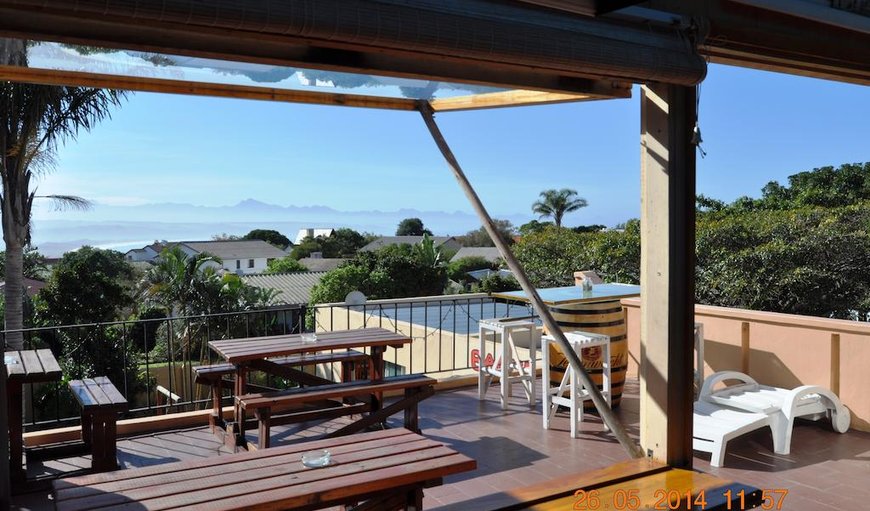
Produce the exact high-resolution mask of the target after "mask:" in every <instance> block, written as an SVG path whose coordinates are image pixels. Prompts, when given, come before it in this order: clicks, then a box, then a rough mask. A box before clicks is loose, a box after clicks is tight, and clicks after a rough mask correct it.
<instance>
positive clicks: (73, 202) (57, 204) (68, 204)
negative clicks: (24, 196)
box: [34, 195, 93, 211]
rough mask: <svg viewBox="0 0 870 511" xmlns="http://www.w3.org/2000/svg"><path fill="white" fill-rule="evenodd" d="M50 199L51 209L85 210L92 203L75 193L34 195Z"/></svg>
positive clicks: (89, 207)
mask: <svg viewBox="0 0 870 511" xmlns="http://www.w3.org/2000/svg"><path fill="white" fill-rule="evenodd" d="M34 197H36V198H40V199H48V200H50V201H51V206H52V211H87V210H89V209H91V206H93V203H92V202H91V201H89V200H88V199H85V198H84V197H79V196H77V195H34Z"/></svg>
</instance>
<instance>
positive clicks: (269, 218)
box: [33, 199, 532, 257]
mask: <svg viewBox="0 0 870 511" xmlns="http://www.w3.org/2000/svg"><path fill="white" fill-rule="evenodd" d="M496 216H497V217H498V218H505V219H507V220H510V221H511V222H513V223H514V225H520V224H523V223H525V222H528V221H529V220H531V218H532V217H531V215H517V214H514V215H496ZM409 217H417V218H420V219H422V220H423V223H424V224H425V226H426V227H427V228H429V229H431V230H432V231H433V232H434V233H435V234H437V235H460V234H465V233H466V232H468V231H470V230H472V229H477V228H478V227H480V221H479V220H478V219H477V216H475V215H474V214H471V213H466V212H461V211H454V212H446V211H419V210H416V209H400V210H398V211H338V210H336V209H333V208H330V207H326V206H278V205H275V204H267V203H264V202H260V201H257V200H254V199H247V200H243V201H241V202H239V203H238V204H236V205H234V206H196V205H193V204H178V203H161V204H144V205H137V206H114V205H106V204H96V205H94V207H93V208H91V209H90V210H88V211H83V212H79V211H66V212H60V211H46V210H41V211H36V212H34V219H33V244H34V245H35V246H37V247H39V251H40V252H41V253H43V254H45V255H47V256H49V257H57V256H60V255H61V254H63V253H64V252H67V251H69V250H74V249H76V248H79V247H81V246H83V245H92V246H98V247H102V248H113V249H116V250H121V251H127V250H129V249H130V248H135V247H141V246H143V245H145V244H148V243H151V242H152V241H154V240H170V241H172V240H176V241H177V240H208V239H211V237H212V236H214V235H216V234H220V233H228V234H245V233H247V232H248V231H250V230H251V229H257V228H261V229H275V230H278V231H280V232H282V233H284V234H285V235H287V236H288V237H289V238H291V239H292V238H294V237H295V235H296V232H297V231H298V230H299V229H302V228H307V227H350V228H351V229H355V230H357V231H360V232H372V233H376V234H393V233H395V230H396V226H397V225H398V223H399V222H400V221H401V220H402V219H404V218H409Z"/></svg>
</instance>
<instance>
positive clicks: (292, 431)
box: [13, 381, 870, 510]
mask: <svg viewBox="0 0 870 511" xmlns="http://www.w3.org/2000/svg"><path fill="white" fill-rule="evenodd" d="M625 390H626V392H625V394H624V395H623V401H622V406H621V407H620V409H619V410H618V413H617V415H618V416H619V417H620V418H621V419H622V421H623V422H624V423H625V424H627V427H628V429H629V432H630V433H631V434H632V436H635V437H636V436H637V434H638V420H639V416H638V385H637V382H636V381H629V382H627V385H626V389H625ZM497 396H498V394H497V393H496V391H495V389H493V390H491V391H490V394H488V395H487V400H486V401H485V402H483V403H481V402H479V401H478V400H477V389H476V388H463V389H459V390H453V391H445V392H438V393H437V394H436V395H435V396H433V397H432V398H429V399H428V400H426V401H424V402H423V403H422V404H421V410H420V417H421V427H422V429H423V434H424V435H426V436H428V437H430V438H433V439H436V440H440V441H443V442H444V443H445V444H447V445H449V446H451V447H452V448H454V449H456V450H458V451H461V452H463V453H465V454H467V455H469V456H471V457H472V458H474V459H476V460H477V463H478V468H477V470H476V471H474V472H469V473H465V474H459V475H457V476H452V477H448V478H447V479H446V480H445V481H444V483H445V484H444V485H443V486H439V487H435V488H431V489H428V490H426V492H425V494H426V497H425V502H424V504H425V508H426V509H433V508H436V507H437V506H438V505H440V504H447V503H453V502H459V501H464V500H467V499H470V498H474V497H480V496H483V495H486V494H489V493H495V492H499V491H503V490H509V489H511V488H515V487H519V486H525V485H530V484H535V483H539V482H543V481H546V480H548V479H549V478H552V477H555V476H561V475H565V474H570V473H577V472H582V471H586V470H590V469H594V468H599V467H604V466H607V465H609V464H611V463H613V462H617V461H622V460H625V459H627V455H626V454H625V452H624V451H623V449H622V448H621V447H620V446H619V444H618V443H617V442H616V441H615V440H614V439H613V438H612V437H611V436H610V435H609V434H608V433H607V432H606V431H604V430H603V427H602V425H601V422H600V421H599V420H598V418H597V417H595V416H592V417H590V416H588V415H587V417H588V419H587V422H586V423H585V424H584V426H583V433H582V437H581V438H580V439H575V440H572V439H571V438H569V436H568V418H567V413H564V414H560V416H559V417H557V419H556V420H555V423H554V429H551V430H550V431H544V430H543V429H542V428H541V412H540V401H539V402H538V406H537V407H536V409H535V410H533V411H532V410H530V409H529V407H528V406H527V405H525V404H524V400H523V399H522V393H521V392H519V388H518V387H517V388H515V395H514V398H513V400H512V402H511V403H510V406H509V410H508V411H505V412H502V410H501V409H500V407H499V406H498V401H497V399H498V397H497ZM338 424H339V423H338V422H337V421H334V422H332V423H328V424H326V425H320V426H317V427H314V428H311V429H308V430H305V431H304V432H300V427H299V426H298V425H297V426H289V427H276V428H274V431H273V444H274V445H281V444H283V443H287V442H293V441H298V440H300V439H301V438H304V436H308V435H317V434H321V433H323V432H324V431H326V430H328V429H331V428H333V427H336V426H337V425H338ZM397 424H398V423H397ZM772 447H773V445H772V441H771V438H770V434H769V433H765V432H764V431H757V432H755V433H753V434H750V435H745V436H743V437H741V438H739V439H737V440H734V441H732V442H730V443H729V446H728V454H727V456H726V458H725V468H720V469H716V468H712V467H710V464H709V455H706V454H703V453H696V454H698V456H696V458H695V468H696V469H698V470H701V471H705V472H710V473H713V474H716V475H719V476H720V477H723V478H726V479H733V480H737V481H739V482H741V483H744V484H749V485H752V486H756V487H759V488H766V489H787V490H788V492H789V493H788V495H787V496H786V497H785V501H784V503H785V506H784V507H783V509H789V510H804V509H806V510H824V509H862V508H864V507H865V506H866V502H867V500H868V499H870V487H868V485H867V481H870V434H868V433H861V432H850V433H847V434H845V435H839V434H836V433H834V432H832V430H831V429H830V427H829V426H828V425H826V424H815V423H801V424H796V425H795V429H794V436H793V438H792V454H791V455H788V456H780V455H776V454H774V453H773V452H772ZM226 454H229V451H228V450H227V449H225V448H224V447H223V446H222V445H221V444H220V443H218V442H217V441H216V440H215V438H214V437H213V436H212V435H211V434H210V433H209V431H208V429H207V428H196V429H188V430H183V431H173V432H164V433H154V434H149V435H140V436H137V437H130V438H125V439H122V440H120V441H119V443H118V455H119V456H118V457H119V461H120V463H121V466H122V467H123V468H132V467H140V466H147V465H153V464H160V463H169V462H173V461H179V460H185V459H193V458H199V457H207V456H220V455H226ZM89 464H90V461H89V459H88V458H86V457H76V458H67V459H63V460H57V461H47V462H44V463H42V464H33V465H32V466H30V467H29V475H30V476H31V477H35V476H45V475H49V474H53V475H60V474H62V473H64V472H69V471H71V470H76V469H78V468H81V467H86V466H88V465H89ZM13 509H22V510H23V509H34V510H42V509H53V506H52V504H51V503H50V502H49V499H48V496H47V491H46V490H41V491H35V492H33V493H29V494H23V495H18V496H16V497H14V499H13Z"/></svg>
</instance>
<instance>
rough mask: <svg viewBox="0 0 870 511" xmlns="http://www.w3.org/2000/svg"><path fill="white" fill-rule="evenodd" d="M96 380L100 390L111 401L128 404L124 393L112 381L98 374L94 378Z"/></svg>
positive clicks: (117, 403)
mask: <svg viewBox="0 0 870 511" xmlns="http://www.w3.org/2000/svg"><path fill="white" fill-rule="evenodd" d="M94 382H96V384H97V385H98V386H99V388H100V390H101V391H102V392H103V394H104V395H105V396H106V398H107V399H108V400H109V403H111V404H114V405H120V404H127V399H126V398H125V397H124V395H123V394H121V392H120V391H119V390H118V389H117V388H116V387H115V386H114V385H112V382H111V381H109V379H108V378H107V377H105V376H98V377H96V378H94Z"/></svg>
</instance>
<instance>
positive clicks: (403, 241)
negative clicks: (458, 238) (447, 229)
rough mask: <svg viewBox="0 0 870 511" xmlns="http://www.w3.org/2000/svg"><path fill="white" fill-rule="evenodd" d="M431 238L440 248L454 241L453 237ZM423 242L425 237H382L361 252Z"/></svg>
mask: <svg viewBox="0 0 870 511" xmlns="http://www.w3.org/2000/svg"><path fill="white" fill-rule="evenodd" d="M431 238H432V241H434V242H435V246H436V247H440V246H441V245H443V244H445V243H447V242H448V241H450V240H452V239H453V236H431ZM421 241H423V236H381V237H380V238H378V239H376V240H374V241H372V242H371V243H369V244H368V245H366V246H364V247H363V248H361V249H360V250H363V251H366V252H372V251H374V250H377V249H379V248H382V247H385V246H387V245H416V244H417V243H420V242H421Z"/></svg>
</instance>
